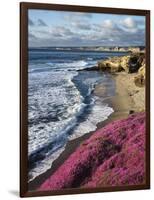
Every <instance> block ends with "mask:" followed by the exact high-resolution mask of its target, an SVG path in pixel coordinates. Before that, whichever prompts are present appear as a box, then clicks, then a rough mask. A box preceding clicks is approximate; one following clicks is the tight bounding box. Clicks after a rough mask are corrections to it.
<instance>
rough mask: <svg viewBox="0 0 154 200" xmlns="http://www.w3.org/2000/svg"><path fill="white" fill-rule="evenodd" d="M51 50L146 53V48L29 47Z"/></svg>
mask: <svg viewBox="0 0 154 200" xmlns="http://www.w3.org/2000/svg"><path fill="white" fill-rule="evenodd" d="M35 48H36V49H51V50H57V51H98V52H99V51H101V52H133V53H134V52H144V51H145V46H96V47H94V46H93V47H91V46H83V47H63V46H61V47H50V46H49V47H29V49H35Z"/></svg>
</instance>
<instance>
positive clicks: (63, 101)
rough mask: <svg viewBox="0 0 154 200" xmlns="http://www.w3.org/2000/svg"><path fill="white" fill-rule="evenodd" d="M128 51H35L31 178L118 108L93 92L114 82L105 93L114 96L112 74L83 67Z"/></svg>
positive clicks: (30, 116) (32, 57)
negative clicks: (68, 143)
mask: <svg viewBox="0 0 154 200" xmlns="http://www.w3.org/2000/svg"><path fill="white" fill-rule="evenodd" d="M125 54H126V53H117V52H112V53H111V52H84V51H73V52H72V51H57V50H53V49H52V50H51V49H30V50H29V74H28V77H29V87H28V89H29V90H28V109H29V110H28V122H29V133H28V138H29V140H28V142H29V143H28V154H29V177H30V178H29V179H33V178H34V177H36V176H37V175H39V174H41V173H43V172H44V171H46V170H47V169H48V168H50V167H51V164H52V162H53V161H54V160H55V159H56V158H57V157H58V156H59V154H60V153H61V152H62V151H63V150H64V148H65V145H66V143H67V141H68V140H70V139H74V138H76V137H79V136H81V135H84V134H85V133H87V132H89V131H92V130H95V129H96V124H97V123H98V122H100V121H103V120H105V119H107V118H108V116H109V115H110V114H111V113H112V112H113V109H112V108H111V107H109V106H108V105H107V104H105V103H104V104H102V102H100V101H99V99H98V97H96V96H94V95H93V94H92V91H93V89H94V87H95V85H96V84H98V83H104V86H105V85H106V83H108V82H109V83H110V87H108V90H107V93H106V94H105V95H106V96H112V95H113V92H114V83H113V80H112V78H111V77H110V75H107V74H101V73H99V72H94V71H93V72H90V71H80V72H78V70H79V69H84V68H87V67H92V66H94V65H96V64H97V62H98V61H99V60H102V59H106V58H109V57H111V56H121V55H125ZM104 98H105V97H104Z"/></svg>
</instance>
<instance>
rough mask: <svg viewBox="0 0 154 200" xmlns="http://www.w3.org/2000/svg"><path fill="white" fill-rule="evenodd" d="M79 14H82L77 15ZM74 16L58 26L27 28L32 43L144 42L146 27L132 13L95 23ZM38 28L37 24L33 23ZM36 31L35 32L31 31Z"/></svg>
mask: <svg viewBox="0 0 154 200" xmlns="http://www.w3.org/2000/svg"><path fill="white" fill-rule="evenodd" d="M80 16H81V15H80ZM87 18H88V17H86V18H84V19H83V20H79V18H75V19H73V20H70V21H69V22H68V23H65V24H64V25H59V26H55V25H54V26H52V27H49V26H48V27H47V28H45V29H43V28H42V29H41V30H38V29H37V30H35V31H34V30H33V31H32V32H30V34H29V37H30V45H31V46H92V45H94V46H103V45H104V46H129V45H136V46H138V45H145V27H144V26H143V25H141V23H142V24H144V23H143V22H142V21H140V22H139V23H138V22H137V20H135V19H133V18H132V17H127V18H124V19H123V20H121V21H115V20H114V19H112V20H111V19H105V20H102V21H99V22H98V23H93V22H91V21H88V20H87ZM36 28H37V27H36ZM33 33H35V35H34V34H33Z"/></svg>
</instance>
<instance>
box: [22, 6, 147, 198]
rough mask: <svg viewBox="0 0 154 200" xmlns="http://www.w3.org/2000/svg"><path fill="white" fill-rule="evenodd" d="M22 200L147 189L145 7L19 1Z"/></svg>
mask: <svg viewBox="0 0 154 200" xmlns="http://www.w3.org/2000/svg"><path fill="white" fill-rule="evenodd" d="M20 41H21V48H20V52H21V53H20V58H21V59H20V61H21V62H20V63H21V67H20V91H21V99H20V109H21V117H20V119H21V120H20V196H21V197H30V196H44V195H59V194H77V193H90V192H107V191H108V192H109V191H123V190H138V189H149V188H150V11H148V10H135V9H134V10H133V9H118V8H102V7H87V6H71V5H58V4H41V3H21V4H20Z"/></svg>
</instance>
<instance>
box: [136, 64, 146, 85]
mask: <svg viewBox="0 0 154 200" xmlns="http://www.w3.org/2000/svg"><path fill="white" fill-rule="evenodd" d="M134 82H135V85H136V86H138V87H143V86H144V85H145V65H143V66H142V67H141V68H140V69H139V70H138V74H137V75H136V76H135V77H134Z"/></svg>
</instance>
